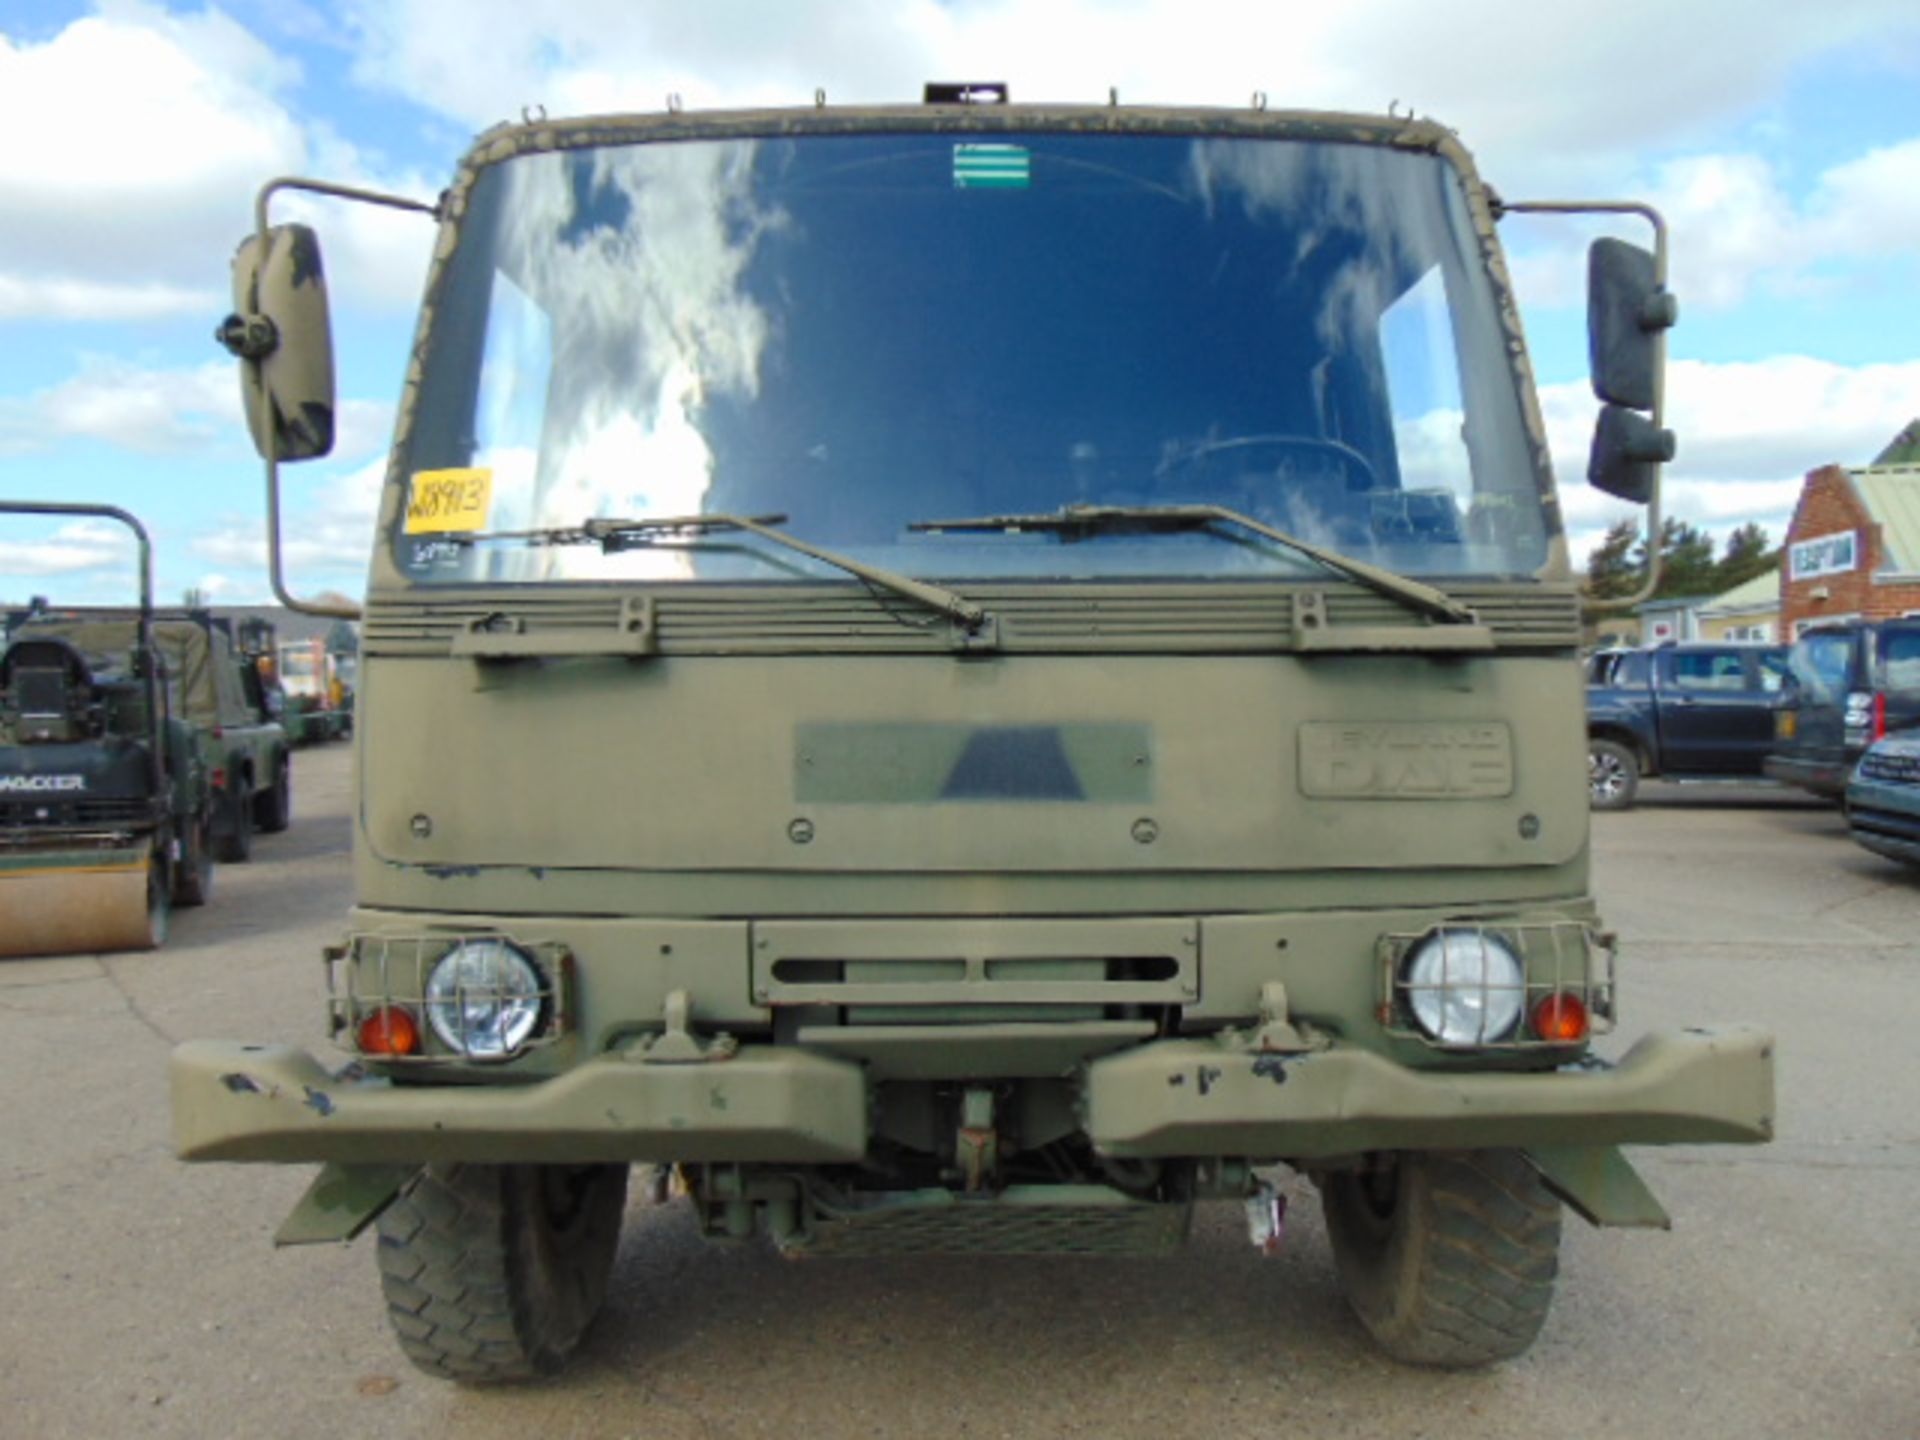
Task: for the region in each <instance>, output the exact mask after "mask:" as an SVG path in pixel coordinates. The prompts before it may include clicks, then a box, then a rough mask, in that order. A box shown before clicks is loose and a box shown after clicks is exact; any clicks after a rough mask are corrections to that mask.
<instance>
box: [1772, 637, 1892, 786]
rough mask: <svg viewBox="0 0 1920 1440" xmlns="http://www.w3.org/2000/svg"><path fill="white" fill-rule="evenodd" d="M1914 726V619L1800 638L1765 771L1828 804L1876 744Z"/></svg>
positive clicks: (1789, 667)
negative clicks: (1863, 756)
mask: <svg viewBox="0 0 1920 1440" xmlns="http://www.w3.org/2000/svg"><path fill="white" fill-rule="evenodd" d="M1914 725H1920V617H1915V616H1908V617H1903V618H1901V619H1897V620H1854V621H1848V622H1844V623H1842V624H1838V625H1823V626H1821V627H1820V628H1819V629H1816V630H1809V631H1806V632H1804V633H1803V634H1802V635H1801V636H1800V638H1799V639H1798V640H1796V641H1795V642H1794V645H1793V650H1792V653H1791V654H1790V655H1789V656H1788V660H1787V682H1786V684H1785V686H1784V687H1783V688H1782V689H1781V692H1780V697H1779V701H1778V703H1777V705H1776V707H1775V711H1774V734H1773V750H1772V753H1771V754H1769V755H1768V756H1767V760H1766V766H1765V769H1766V773H1767V774H1768V775H1770V776H1772V777H1773V778H1774V779H1776V780H1782V781H1785V782H1786V783H1787V784H1789V785H1798V786H1799V787H1800V788H1801V789H1803V790H1809V791H1811V792H1813V793H1814V794H1815V795H1819V796H1822V797H1823V798H1825V799H1828V800H1838V799H1840V798H1841V797H1842V795H1843V794H1844V793H1845V791H1846V788H1847V778H1848V776H1849V775H1851V774H1852V772H1853V768H1854V766H1855V765H1856V764H1857V763H1858V762H1859V760H1860V756H1861V754H1862V753H1863V752H1864V751H1865V750H1866V748H1867V747H1868V746H1869V745H1871V744H1873V743H1874V742H1875V741H1876V740H1879V739H1881V738H1882V737H1884V736H1886V735H1890V734H1892V733H1894V732H1895V731H1899V730H1905V729H1908V728H1910V727H1912V726H1914Z"/></svg>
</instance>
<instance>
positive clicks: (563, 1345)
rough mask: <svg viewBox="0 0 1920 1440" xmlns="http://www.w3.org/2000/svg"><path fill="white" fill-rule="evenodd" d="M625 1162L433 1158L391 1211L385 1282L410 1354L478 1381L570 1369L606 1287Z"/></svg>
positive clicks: (449, 1375)
mask: <svg viewBox="0 0 1920 1440" xmlns="http://www.w3.org/2000/svg"><path fill="white" fill-rule="evenodd" d="M627 1168H628V1167H626V1166H625V1165H446V1166H430V1167H428V1168H427V1169H424V1170H422V1171H420V1173H419V1174H417V1175H415V1176H414V1177H413V1179H412V1180H410V1181H408V1182H407V1185H406V1187H405V1188H404V1189H402V1190H401V1192H400V1194H399V1195H398V1196H397V1197H396V1198H395V1200H394V1201H393V1203H392V1204H391V1205H389V1206H388V1207H387V1208H386V1210H384V1211H383V1212H382V1213H381V1215H380V1221H379V1229H380V1244H379V1253H378V1259H379V1263H380V1288H381V1291H382V1293H383V1294H384V1295H385V1296H386V1301H387V1318H388V1319H389V1320H390V1321H391V1322H392V1325H393V1329H394V1334H395V1335H396V1336H398V1337H399V1340H400V1348H401V1349H402V1350H404V1351H405V1352H406V1355H407V1358H408V1359H409V1360H411V1361H412V1362H413V1363H414V1364H415V1365H416V1366H418V1367H419V1368H420V1369H422V1370H424V1371H426V1372H427V1374H429V1375H436V1376H439V1377H440V1378H442V1379H447V1380H459V1381H463V1382H466V1383H468V1384H492V1383H498V1382H501V1381H509V1380H528V1379H532V1378H533V1377H535V1376H538V1375H547V1374H551V1373H552V1372H554V1371H555V1370H558V1369H559V1368H560V1367H561V1366H562V1365H563V1364H565V1363H566V1361H567V1360H568V1359H569V1358H570V1357H571V1356H572V1355H573V1353H574V1351H576V1350H577V1349H578V1348H579V1346H580V1341H581V1338H582V1337H583V1336H584V1335H585V1334H586V1330H587V1326H588V1324H589V1323H590V1322H591V1321H592V1319H593V1317H594V1316H595V1315H596V1314H597V1313H598V1312H599V1309H600V1305H601V1302H602V1301H604V1300H605V1299H606V1293H607V1277H608V1275H609V1274H610V1273H611V1271H612V1268H613V1256H614V1251H615V1250H616V1249H617V1248H618V1246H619V1243H620V1220H621V1215H622V1213H623V1212H624V1210H625V1208H626V1200H627Z"/></svg>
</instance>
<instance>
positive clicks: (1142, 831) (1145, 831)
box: [1133, 817, 1160, 845]
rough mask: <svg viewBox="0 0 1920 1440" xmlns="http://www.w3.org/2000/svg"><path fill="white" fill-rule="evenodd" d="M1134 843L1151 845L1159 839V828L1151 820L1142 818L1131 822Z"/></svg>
mask: <svg viewBox="0 0 1920 1440" xmlns="http://www.w3.org/2000/svg"><path fill="white" fill-rule="evenodd" d="M1133 838H1134V843H1136V844H1139V845H1151V844H1153V842H1154V841H1156V840H1158V839H1159V838H1160V827H1159V826H1158V825H1157V824H1155V823H1154V822H1153V821H1152V820H1149V819H1146V818H1144V817H1142V818H1141V819H1139V820H1136V821H1134V822H1133Z"/></svg>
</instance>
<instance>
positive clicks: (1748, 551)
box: [1716, 522, 1780, 591]
mask: <svg viewBox="0 0 1920 1440" xmlns="http://www.w3.org/2000/svg"><path fill="white" fill-rule="evenodd" d="M1779 564H1780V551H1779V550H1778V549H1777V548H1776V547H1775V546H1774V545H1773V544H1772V543H1770V541H1769V540H1768V538H1767V531H1766V527H1765V526H1763V525H1758V524H1754V523H1751V522H1749V523H1748V524H1745V525H1742V526H1740V527H1739V528H1738V529H1737V530H1735V531H1734V532H1733V533H1732V534H1731V535H1729V536H1727V543H1726V546H1725V548H1724V549H1722V551H1721V552H1720V564H1719V566H1718V569H1719V585H1718V586H1717V587H1716V588H1717V589H1718V590H1721V591H1726V590H1731V589H1733V587H1734V586H1736V585H1743V584H1745V583H1746V582H1747V581H1749V580H1751V579H1753V577H1754V576H1756V575H1764V574H1766V572H1767V571H1769V570H1772V569H1774V568H1776V567H1777V566H1778V565H1779Z"/></svg>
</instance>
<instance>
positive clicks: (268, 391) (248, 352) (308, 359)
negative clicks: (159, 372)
mask: <svg viewBox="0 0 1920 1440" xmlns="http://www.w3.org/2000/svg"><path fill="white" fill-rule="evenodd" d="M233 306H234V313H233V314H231V315H229V316H228V317H227V318H226V319H225V320H224V321H223V322H222V323H221V325H220V327H219V328H218V329H217V330H215V331H214V338H215V339H216V340H218V341H219V342H220V343H221V344H222V345H224V346H225V347H226V348H227V350H228V351H229V352H231V353H232V354H233V355H234V356H235V357H236V358H237V359H238V360H239V361H240V393H241V398H242V400H243V401H244V402H245V404H246V410H247V429H248V430H249V431H251V432H252V434H253V444H254V448H255V449H256V450H258V451H259V452H260V454H261V455H262V456H263V457H264V458H266V459H268V460H312V459H315V458H317V457H319V456H321V455H325V454H327V453H328V452H329V451H330V450H332V449H333V420H334V380H333V326H332V322H331V321H330V319H329V317H328V309H327V281H326V274H325V272H324V270H323V269H322V267H321V262H320V239H319V237H318V236H317V235H315V234H314V232H313V229H312V227H311V226H307V225H276V226H274V227H273V228H272V229H270V230H268V231H267V232H266V236H265V243H264V245H263V244H262V238H261V236H260V235H259V234H258V233H256V234H253V235H249V236H248V237H247V238H246V239H245V240H244V241H242V242H241V244H240V248H239V249H238V250H237V251H235V252H234V257H233Z"/></svg>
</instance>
